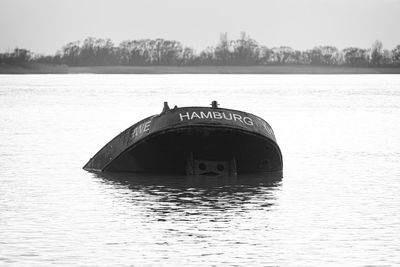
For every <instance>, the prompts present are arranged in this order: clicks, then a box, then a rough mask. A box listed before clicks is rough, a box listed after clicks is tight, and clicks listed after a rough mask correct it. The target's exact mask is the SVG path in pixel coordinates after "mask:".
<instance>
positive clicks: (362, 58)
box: [0, 33, 400, 67]
mask: <svg viewBox="0 0 400 267" xmlns="http://www.w3.org/2000/svg"><path fill="white" fill-rule="evenodd" d="M0 63H5V64H9V65H24V64H29V63H44V64H57V65H61V64H64V65H68V66H116V65H118V66H196V65H219V66H235V65H236V66H250V65H253V66H254V65H315V66H354V67H380V66H384V67H390V66H396V67H399V66H400V45H397V46H396V47H395V48H393V49H392V50H387V49H383V46H382V42H380V41H375V42H374V43H373V44H372V46H371V47H370V48H358V47H348V48H345V49H343V50H339V49H337V48H336V47H334V46H318V47H314V48H313V49H310V50H306V51H299V50H294V49H292V48H291V47H288V46H280V47H273V48H268V47H267V46H264V45H260V44H259V43H258V42H257V41H256V40H254V39H252V38H250V37H249V36H248V35H247V34H246V33H241V36H240V38H239V39H237V40H228V36H227V34H226V33H225V34H221V37H220V42H219V43H218V44H217V45H216V46H215V47H208V48H206V49H205V50H203V51H201V52H200V53H196V52H195V51H194V50H193V49H192V48H190V47H185V46H183V45H182V43H180V42H178V41H174V40H164V39H155V40H152V39H141V40H132V41H130V40H127V41H123V42H121V43H120V44H119V45H115V44H114V43H113V42H112V41H111V40H110V39H100V38H92V37H90V38H86V39H85V40H84V41H83V42H81V41H77V42H71V43H68V44H66V45H65V46H64V47H63V48H62V49H61V50H60V51H58V52H57V53H56V54H55V55H49V56H44V55H38V54H34V53H32V52H31V51H29V50H27V49H19V48H16V49H14V51H13V52H10V53H2V54H0Z"/></svg>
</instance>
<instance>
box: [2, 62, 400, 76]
mask: <svg viewBox="0 0 400 267" xmlns="http://www.w3.org/2000/svg"><path fill="white" fill-rule="evenodd" d="M0 74H400V67H379V68H372V67H371V68H368V67H347V66H93V67H68V66H65V65H45V64H32V65H29V66H27V67H23V66H10V65H0Z"/></svg>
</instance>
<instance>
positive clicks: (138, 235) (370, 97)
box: [0, 75, 400, 266]
mask: <svg viewBox="0 0 400 267" xmlns="http://www.w3.org/2000/svg"><path fill="white" fill-rule="evenodd" d="M212 100H218V101H219V102H220V104H221V106H222V107H226V108H234V109H239V110H245V111H248V112H250V113H253V114H256V115H258V116H260V117H262V118H264V119H265V120H267V121H268V122H269V123H270V124H271V126H272V127H273V129H274V131H275V134H276V137H277V140H278V143H279V145H280V147H281V150H282V153H283V159H284V172H283V178H282V180H281V181H278V182H275V183H270V182H268V181H266V180H265V177H238V178H237V179H236V180H223V179H207V180H201V181H200V180H194V179H188V178H185V177H154V176H135V177H130V179H127V178H128V177H126V176H124V175H122V176H119V177H109V176H101V175H96V174H92V173H89V172H86V171H84V170H82V169H81V168H82V166H83V165H84V164H85V163H86V162H87V161H88V160H89V158H90V157H91V156H93V154H94V153H95V152H97V151H98V150H99V149H100V148H101V147H102V146H103V145H104V144H105V143H106V142H108V141H109V140H110V139H111V138H113V137H114V136H115V135H117V134H118V133H119V132H121V131H122V130H124V129H126V128H127V127H128V126H130V125H132V124H133V123H135V122H137V121H139V120H140V119H142V118H144V117H147V116H149V115H152V114H156V113H159V112H160V111H161V109H162V102H163V101H169V103H170V105H178V106H205V105H208V104H209V103H210V102H211V101H212ZM399 122H400V76H399V75H358V76H357V75H318V76H312V75H158V76H157V75H60V76H58V75H33V76H31V75H25V76H7V75H0V140H1V142H0V265H5V266H8V265H9V266H47V265H70V266H73V265H76V266H129V265H133V266H148V265H152V266H165V265H166V266H203V265H204V266H209V265H218V266H229V265H238V266H326V265H334V266H343V265H350V266H367V265H370V266H371V265H372V266H374V265H375V266H385V265H386V266H395V265H399V264H400V245H399V244H400V193H399V192H400V123H399Z"/></svg>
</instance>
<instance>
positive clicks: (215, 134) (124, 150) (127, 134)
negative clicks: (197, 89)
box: [83, 103, 282, 174]
mask: <svg viewBox="0 0 400 267" xmlns="http://www.w3.org/2000/svg"><path fill="white" fill-rule="evenodd" d="M188 159H192V163H193V162H196V163H197V162H199V160H204V162H206V163H207V162H211V163H212V162H214V161H215V162H217V163H218V162H220V164H217V165H215V166H216V168H219V169H223V168H224V166H234V168H235V169H234V170H233V169H232V170H229V172H232V171H234V172H235V173H236V172H237V173H257V172H276V171H282V154H281V151H280V149H279V146H278V145H277V143H276V139H275V135H274V132H273V130H272V128H271V126H270V125H269V124H268V123H267V122H266V121H264V120H263V119H261V118H259V117H257V116H255V115H252V114H249V113H246V112H243V111H238V110H232V109H223V108H218V107H217V104H216V103H213V106H212V107H183V108H174V109H169V108H168V106H165V107H164V110H163V112H162V113H161V114H158V115H154V116H151V117H148V118H146V119H144V120H142V121H140V122H138V123H136V124H134V125H132V126H131V127H129V128H128V129H126V130H125V131H123V132H122V133H120V134H119V135H118V136H116V137H115V138H114V139H112V140H111V141H110V142H109V143H108V144H106V145H105V146H104V147H103V148H102V149H101V150H100V151H99V152H97V153H96V154H95V155H94V156H93V158H91V159H90V160H89V162H88V163H87V164H86V165H85V166H84V167H83V168H84V169H85V170H88V171H96V172H103V171H109V172H141V173H169V174H171V173H176V174H185V173H188ZM189 165H191V164H189ZM209 165H210V166H213V164H209ZM221 166H222V167H221ZM200 167H204V166H203V165H200ZM206 167H207V166H206ZM191 168H192V166H190V167H189V169H190V170H189V172H191V170H192V169H191ZM193 171H194V172H196V169H195V168H194V169H193ZM197 171H199V170H197ZM224 171H226V170H224Z"/></svg>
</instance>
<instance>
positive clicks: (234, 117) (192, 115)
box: [179, 111, 254, 126]
mask: <svg viewBox="0 0 400 267" xmlns="http://www.w3.org/2000/svg"><path fill="white" fill-rule="evenodd" d="M179 118H180V120H181V121H184V120H188V121H190V120H193V119H200V120H204V119H214V120H227V121H237V122H240V123H242V124H245V125H248V126H253V125H254V123H253V120H252V119H251V118H250V117H242V116H241V115H239V114H236V113H231V112H219V111H213V112H211V111H208V112H204V111H200V112H196V111H192V112H185V113H179Z"/></svg>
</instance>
